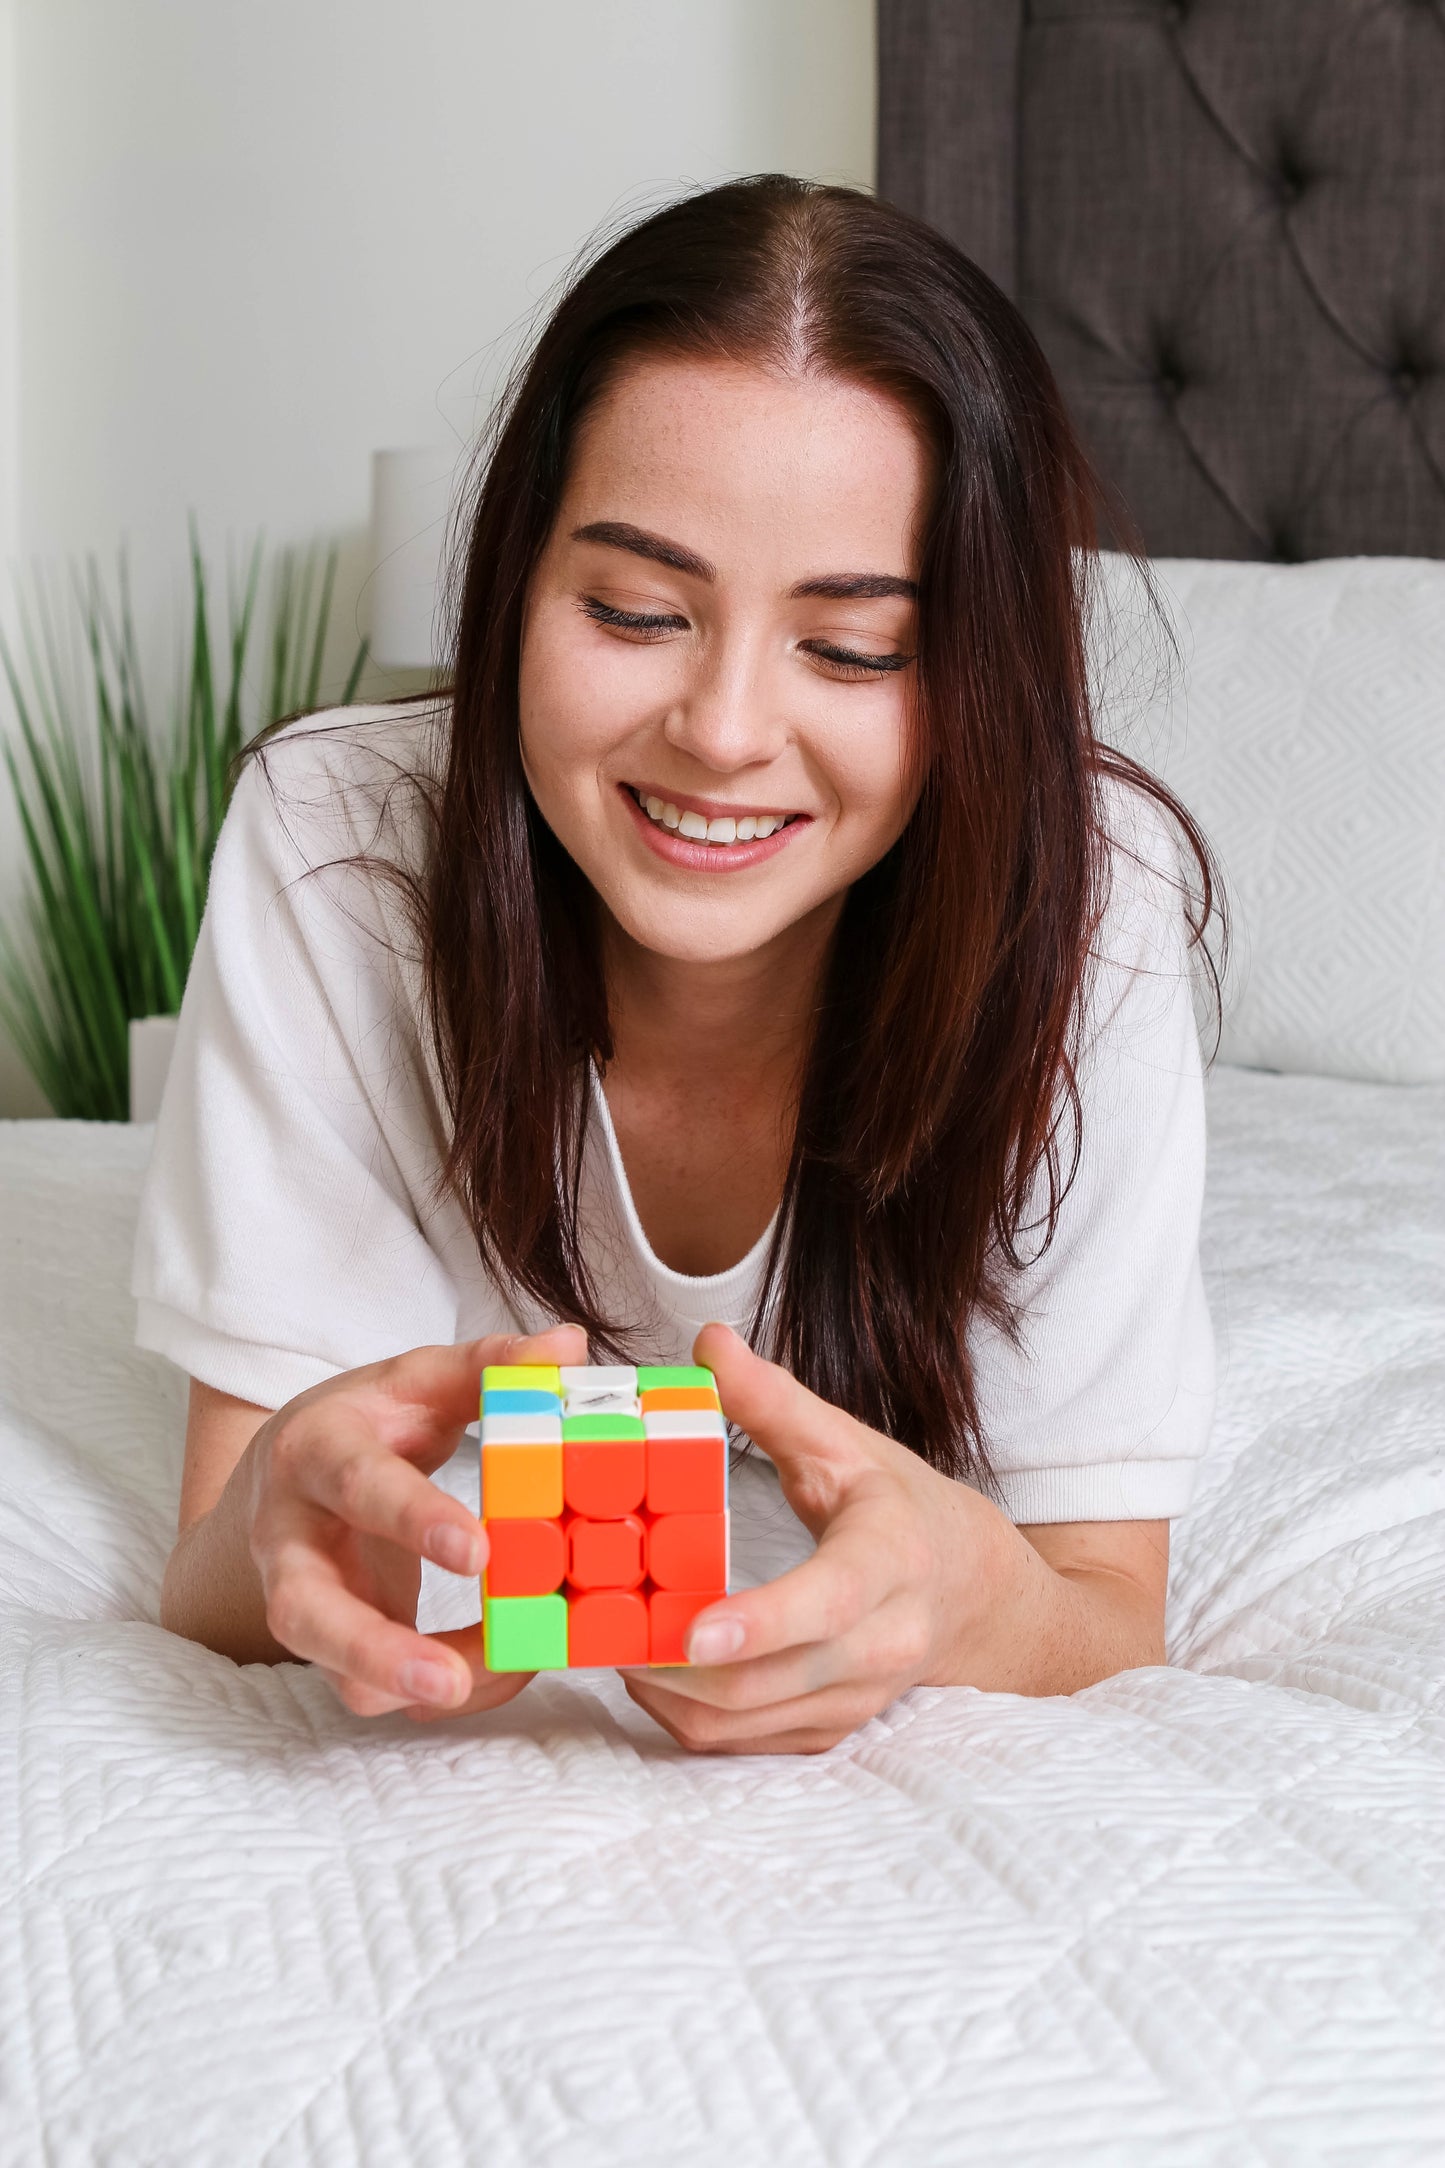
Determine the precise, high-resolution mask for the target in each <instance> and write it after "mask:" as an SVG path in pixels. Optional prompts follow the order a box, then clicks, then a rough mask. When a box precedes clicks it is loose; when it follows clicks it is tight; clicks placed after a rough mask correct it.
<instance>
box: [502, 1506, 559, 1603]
mask: <svg viewBox="0 0 1445 2168" xmlns="http://www.w3.org/2000/svg"><path fill="white" fill-rule="evenodd" d="M487 1540H488V1543H489V1544H490V1546H491V1550H490V1554H489V1556H488V1558H487V1565H486V1593H487V1594H488V1595H489V1596H550V1595H551V1594H552V1592H553V1590H554V1589H558V1588H560V1587H561V1586H562V1583H563V1581H564V1580H565V1579H566V1575H567V1539H566V1537H565V1536H564V1535H563V1533H562V1523H561V1522H560V1521H508V1520H493V1521H489V1522H488V1524H487Z"/></svg>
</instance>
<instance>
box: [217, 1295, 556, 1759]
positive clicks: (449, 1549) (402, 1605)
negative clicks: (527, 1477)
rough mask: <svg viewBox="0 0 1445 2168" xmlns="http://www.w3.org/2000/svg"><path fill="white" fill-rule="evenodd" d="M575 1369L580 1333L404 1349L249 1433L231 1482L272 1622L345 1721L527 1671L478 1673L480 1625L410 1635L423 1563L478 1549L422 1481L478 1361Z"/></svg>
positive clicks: (494, 1687)
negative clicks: (242, 1507) (318, 1675)
mask: <svg viewBox="0 0 1445 2168" xmlns="http://www.w3.org/2000/svg"><path fill="white" fill-rule="evenodd" d="M586 1360H587V1342H586V1336H585V1334H584V1333H583V1332H582V1330H581V1328H580V1327H578V1326H575V1325H559V1326H555V1327H553V1329H552V1330H551V1331H550V1332H545V1333H540V1334H537V1335H535V1336H534V1337H532V1338H530V1339H527V1338H521V1337H513V1338H508V1337H506V1336H505V1335H496V1336H493V1337H491V1338H489V1339H485V1340H471V1341H464V1342H462V1343H460V1344H459V1345H457V1346H455V1347H420V1348H413V1349H411V1350H410V1351H409V1352H408V1353H407V1354H405V1355H394V1356H391V1357H390V1358H389V1359H388V1360H386V1361H384V1362H378V1363H368V1364H367V1365H366V1366H365V1368H363V1369H360V1370H347V1371H343V1372H342V1373H341V1375H340V1376H339V1377H334V1378H328V1379H326V1380H325V1381H324V1382H323V1383H322V1384H320V1385H313V1386H312V1387H311V1388H310V1390H309V1391H307V1392H304V1393H298V1394H297V1396H296V1398H295V1399H294V1400H289V1401H287V1403H286V1405H285V1407H284V1408H278V1409H277V1410H276V1412H275V1413H274V1415H271V1416H268V1417H267V1419H266V1421H265V1422H264V1423H263V1424H262V1425H261V1428H260V1429H259V1430H258V1431H257V1432H256V1434H255V1436H254V1437H253V1438H252V1440H251V1442H250V1445H249V1446H248V1447H247V1449H246V1455H245V1461H244V1464H243V1466H242V1467H238V1469H237V1470H236V1475H237V1478H238V1480H239V1481H240V1482H241V1483H242V1484H243V1485H244V1486H245V1496H246V1500H247V1505H248V1512H247V1515H246V1519H247V1526H248V1530H249V1543H250V1552H251V1557H252V1559H253V1561H254V1563H255V1566H256V1570H257V1572H258V1574H259V1575H260V1579H261V1587H262V1593H263V1595H264V1598H265V1605H266V1625H267V1628H268V1630H269V1632H270V1633H271V1635H272V1636H273V1638H274V1639H275V1640H276V1641H277V1642H279V1643H280V1645H281V1647H282V1648H283V1649H286V1650H287V1651H289V1652H290V1654H292V1655H293V1656H299V1657H302V1658H304V1659H305V1661H307V1662H308V1663H312V1664H315V1665H316V1667H317V1668H318V1670H320V1671H321V1672H322V1673H323V1674H324V1675H325V1677H326V1678H327V1679H328V1680H329V1681H330V1682H331V1685H332V1686H333V1687H334V1688H335V1690H336V1692H337V1693H338V1694H339V1696H340V1697H341V1699H342V1701H343V1702H345V1704H346V1706H347V1708H348V1709H351V1710H353V1711H354V1712H355V1714H356V1715H358V1716H380V1715H383V1714H385V1713H387V1712H389V1711H391V1710H394V1709H405V1710H406V1711H407V1712H408V1714H411V1715H415V1716H417V1717H421V1716H437V1715H443V1714H445V1715H458V1714H461V1713H463V1712H465V1711H467V1710H471V1709H484V1708H494V1707H496V1706H497V1704H498V1703H500V1702H503V1701H510V1700H511V1698H512V1696H513V1695H514V1694H517V1693H520V1691H521V1689H522V1688H523V1687H524V1686H525V1685H526V1683H527V1681H528V1679H529V1678H530V1677H532V1676H533V1674H532V1673H530V1672H520V1673H519V1672H498V1673H492V1672H489V1671H487V1670H486V1669H485V1667H484V1664H483V1661H482V1649H481V1628H480V1626H467V1627H462V1628H459V1629H456V1630H454V1631H451V1632H446V1633H436V1634H420V1633H418V1632H417V1631H416V1624H415V1621H416V1604H417V1595H418V1591H419V1590H420V1586H421V1562H422V1560H423V1558H429V1559H431V1560H432V1561H433V1562H434V1563H435V1564H436V1565H439V1566H442V1567H444V1568H445V1569H446V1570H447V1571H448V1572H451V1573H458V1574H465V1575H468V1576H470V1575H473V1574H476V1575H480V1573H481V1570H482V1567H483V1565H484V1564H485V1562H486V1556H487V1538H486V1531H485V1530H484V1529H483V1527H482V1524H481V1522H480V1521H479V1520H478V1519H477V1518H476V1516H475V1514H472V1513H469V1512H468V1511H467V1508H466V1507H465V1506H464V1505H462V1504H461V1503H460V1501H459V1500H457V1499H455V1498H451V1497H449V1496H448V1495H447V1493H446V1492H445V1491H442V1490H439V1489H438V1488H437V1486H436V1485H435V1484H434V1483H432V1482H431V1481H430V1480H429V1478H430V1476H431V1475H432V1474H433V1473H434V1472H435V1470H436V1469H438V1468H440V1467H442V1466H443V1465H444V1463H445V1462H446V1461H448V1460H449V1459H450V1458H451V1456H452V1454H453V1452H454V1451H455V1450H456V1445H457V1441H458V1439H459V1438H460V1436H461V1433H462V1430H463V1428H464V1427H465V1425H466V1424H467V1423H469V1422H473V1421H475V1419H476V1416H477V1409H478V1403H479V1399H480V1382H481V1373H482V1369H483V1366H484V1365H485V1364H487V1363H528V1362H531V1363H548V1362H550V1363H584V1362H586Z"/></svg>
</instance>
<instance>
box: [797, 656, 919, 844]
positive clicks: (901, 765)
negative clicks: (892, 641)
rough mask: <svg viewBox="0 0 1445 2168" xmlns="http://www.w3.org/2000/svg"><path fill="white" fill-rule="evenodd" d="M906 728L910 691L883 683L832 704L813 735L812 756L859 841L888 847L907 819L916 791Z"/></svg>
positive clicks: (843, 819)
mask: <svg viewBox="0 0 1445 2168" xmlns="http://www.w3.org/2000/svg"><path fill="white" fill-rule="evenodd" d="M908 733H909V708H908V700H907V696H906V694H905V692H904V691H903V689H902V688H901V687H894V686H887V685H885V686H879V687H878V688H877V690H876V691H873V690H872V689H871V688H870V691H869V693H868V694H867V696H866V697H860V698H858V699H857V700H856V701H855V702H853V703H851V704H848V705H842V706H839V707H836V708H834V709H833V711H832V713H831V714H830V715H829V716H828V717H827V719H826V722H825V723H824V725H823V727H822V728H821V729H820V730H818V731H817V732H816V733H815V735H814V741H813V753H814V758H815V760H816V761H817V764H818V766H819V768H820V769H821V770H822V772H823V773H824V774H826V775H827V777H828V780H829V785H830V789H831V794H832V796H833V798H834V800H835V802H836V804H837V806H838V809H839V815H840V819H841V823H842V825H843V827H844V828H845V829H848V830H851V832H852V833H853V835H854V837H855V838H856V840H857V842H858V844H859V845H860V847H866V846H873V847H876V848H877V849H879V850H886V849H887V847H888V845H889V844H890V843H892V842H893V841H894V839H895V838H896V837H897V836H898V835H899V834H900V833H901V832H902V830H903V828H904V826H905V825H906V823H907V819H908V815H909V813H910V812H911V811H912V803H913V798H914V796H915V795H916V793H915V792H914V790H913V788H912V785H911V784H910V782H909V780H908V777H907V774H906V760H907V747H908V742H909V736H908Z"/></svg>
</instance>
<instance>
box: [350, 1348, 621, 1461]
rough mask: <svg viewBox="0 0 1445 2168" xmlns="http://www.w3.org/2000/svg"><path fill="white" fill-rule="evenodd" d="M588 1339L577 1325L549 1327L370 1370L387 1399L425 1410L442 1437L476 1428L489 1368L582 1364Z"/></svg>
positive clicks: (417, 1353)
mask: <svg viewBox="0 0 1445 2168" xmlns="http://www.w3.org/2000/svg"><path fill="white" fill-rule="evenodd" d="M586 1360H587V1335H586V1333H585V1332H584V1331H583V1330H582V1327H581V1326H580V1325H551V1326H549V1327H548V1329H547V1330H546V1332H536V1333H530V1334H528V1333H515V1332H514V1333H503V1332H493V1333H487V1334H485V1335H484V1336H483V1337H482V1338H481V1339H480V1340H457V1341H454V1342H452V1343H451V1344H450V1345H437V1346H434V1347H418V1348H411V1349H409V1350H408V1351H407V1353H406V1354H404V1355H393V1356H391V1357H390V1358H389V1359H388V1360H387V1361H385V1362H381V1363H377V1364H375V1365H374V1367H373V1375H374V1376H375V1378H376V1380H377V1382H378V1384H381V1385H383V1386H384V1387H385V1390H386V1391H387V1393H388V1395H389V1397H390V1398H391V1399H393V1400H397V1401H400V1402H402V1403H403V1404H405V1405H409V1406H411V1407H413V1408H424V1409H425V1410H426V1412H427V1414H428V1416H429V1417H430V1418H431V1419H432V1422H433V1423H434V1424H435V1425H436V1426H437V1428H438V1430H439V1432H440V1433H442V1434H446V1433H452V1434H454V1433H455V1432H457V1431H459V1430H460V1429H461V1428H462V1427H463V1425H464V1424H467V1423H471V1422H475V1420H476V1417H477V1409H478V1406H479V1404H480V1399H481V1386H482V1372H483V1370H484V1369H486V1367H487V1365H488V1364H489V1363H585V1362H586Z"/></svg>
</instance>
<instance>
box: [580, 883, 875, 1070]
mask: <svg viewBox="0 0 1445 2168" xmlns="http://www.w3.org/2000/svg"><path fill="white" fill-rule="evenodd" d="M841 907H842V899H841V898H833V899H831V900H830V901H829V902H828V903H827V904H825V905H823V906H822V907H820V909H819V910H817V911H815V912H812V913H810V914H809V916H808V917H807V918H805V919H802V920H800V921H799V922H798V923H797V924H796V925H793V926H788V927H785V928H784V930H783V932H782V933H780V934H778V935H777V936H775V938H774V939H773V940H772V941H770V942H768V943H767V944H766V945H765V946H764V947H763V948H760V949H755V950H753V951H751V953H749V954H748V955H746V956H727V957H723V958H720V959H718V960H717V961H715V962H708V963H696V962H690V961H685V960H680V959H679V958H677V957H673V956H660V955H658V954H657V952H656V951H655V950H652V949H645V948H642V947H640V946H639V945H638V943H637V942H635V941H633V940H632V939H631V937H630V936H629V935H627V934H626V933H624V931H623V930H622V928H621V927H620V926H619V925H617V923H616V921H615V920H613V919H611V918H605V919H604V926H603V938H602V948H603V968H604V970H605V972H606V977H607V999H608V1012H609V1018H610V1022H611V1026H612V1043H613V1053H614V1062H613V1065H612V1066H614V1067H615V1068H618V1069H620V1070H622V1071H623V1072H625V1073H628V1074H631V1075H633V1076H641V1075H647V1074H656V1073H657V1072H658V1071H665V1072H667V1073H669V1074H671V1075H672V1076H673V1077H680V1076H696V1077H698V1078H699V1079H705V1080H706V1081H707V1083H708V1084H709V1085H710V1086H711V1087H712V1088H713V1089H716V1088H717V1087H718V1086H719V1085H724V1086H725V1085H726V1084H727V1083H728V1082H729V1081H730V1082H732V1083H733V1084H734V1085H735V1086H738V1085H742V1086H746V1085H747V1084H748V1083H749V1082H758V1083H761V1082H762V1081H763V1080H764V1079H768V1078H777V1077H785V1078H787V1079H788V1080H789V1081H792V1080H794V1079H797V1078H799V1077H800V1075H801V1069H802V1063H803V1061H804V1059H805V1057H806V1053H807V1048H808V1046H809V1043H810V1042H811V1038H812V1022H813V1010H814V1005H815V1003H816V1001H817V998H818V991H819V988H820V986H821V983H822V977H823V971H824V967H825V965H826V961H827V953H828V944H829V941H830V939H831V937H832V933H833V929H834V927H835V926H836V924H837V922H838V914H839V911H840V909H841Z"/></svg>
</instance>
